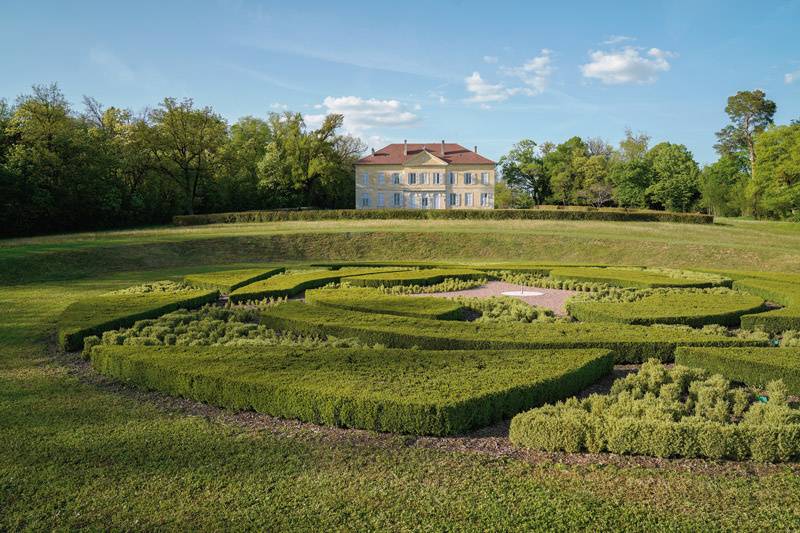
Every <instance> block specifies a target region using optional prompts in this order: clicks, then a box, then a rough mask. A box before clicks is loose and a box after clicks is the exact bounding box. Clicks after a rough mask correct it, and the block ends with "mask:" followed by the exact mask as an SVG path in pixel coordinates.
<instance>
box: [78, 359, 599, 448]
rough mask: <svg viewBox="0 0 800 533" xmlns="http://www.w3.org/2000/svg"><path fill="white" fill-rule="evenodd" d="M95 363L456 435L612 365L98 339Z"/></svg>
mask: <svg viewBox="0 0 800 533" xmlns="http://www.w3.org/2000/svg"><path fill="white" fill-rule="evenodd" d="M91 360H92V364H93V365H94V367H95V368H96V369H97V370H98V371H99V372H101V373H103V374H105V375H108V376H111V377H114V378H117V379H120V380H123V381H126V382H128V383H132V384H134V385H137V386H140V387H145V388H147V389H154V390H159V391H163V392H166V393H169V394H173V395H179V396H183V397H186V398H191V399H194V400H200V401H203V402H208V403H210V404H214V405H218V406H222V407H227V408H231V409H253V410H255V411H258V412H261V413H266V414H269V415H272V416H278V417H282V418H293V419H299V420H303V421H306V422H313V423H318V424H328V425H336V426H344V427H354V428H363V429H370V430H375V431H391V432H399V433H410V434H415V435H453V434H458V433H463V432H465V431H468V430H470V429H473V428H477V427H481V426H485V425H488V424H491V423H493V422H496V421H498V420H501V419H504V418H508V417H510V416H512V415H514V414H515V413H518V412H520V411H522V410H525V409H528V408H530V407H532V406H536V405H541V404H543V403H545V402H551V401H555V400H558V399H560V398H565V397H568V396H570V395H573V394H575V393H577V392H578V391H580V390H581V389H583V388H585V387H586V386H588V385H590V384H592V383H593V382H595V381H596V380H597V379H599V378H600V377H602V376H603V375H605V374H607V373H608V372H610V370H611V368H612V365H613V361H612V358H611V356H610V355H609V353H608V352H607V351H604V350H561V351H552V350H548V351H541V352H530V351H485V352H474V351H471V352H460V351H451V352H442V351H438V352H430V351H421V350H411V351H409V350H373V349H368V350H360V349H329V350H326V351H325V352H321V351H320V350H309V349H301V348H294V347H263V346H258V347H242V346H236V347H234V346H224V347H176V346H158V347H150V346H148V347H139V346H136V347H134V346H95V347H94V348H92V350H91Z"/></svg>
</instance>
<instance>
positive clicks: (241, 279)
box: [183, 267, 286, 294]
mask: <svg viewBox="0 0 800 533" xmlns="http://www.w3.org/2000/svg"><path fill="white" fill-rule="evenodd" d="M284 270H286V269H285V268H283V267H279V268H270V269H266V270H265V269H263V268H244V269H237V270H221V271H218V272H204V273H202V274H189V275H188V276H184V278H183V280H184V281H185V282H186V283H188V284H190V285H193V286H195V287H200V288H203V289H217V290H219V291H221V292H223V293H225V294H228V293H230V292H231V291H234V290H236V289H238V288H239V287H244V286H245V285H249V284H250V283H253V282H256V281H260V280H262V279H267V278H269V277H272V276H275V275H277V274H281V273H282V272H284Z"/></svg>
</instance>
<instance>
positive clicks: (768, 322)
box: [733, 278, 800, 333]
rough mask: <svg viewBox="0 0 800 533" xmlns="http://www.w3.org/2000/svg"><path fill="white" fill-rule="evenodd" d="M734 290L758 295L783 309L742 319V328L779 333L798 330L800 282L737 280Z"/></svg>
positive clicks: (799, 320)
mask: <svg viewBox="0 0 800 533" xmlns="http://www.w3.org/2000/svg"><path fill="white" fill-rule="evenodd" d="M733 286H734V288H736V289H737V290H741V291H746V292H749V293H752V294H755V295H758V296H760V297H762V298H764V299H766V300H769V301H772V302H775V303H778V304H781V305H783V306H785V307H783V308H782V309H775V310H774V311H768V312H766V313H760V314H757V315H745V316H743V317H742V327H744V328H748V329H763V330H764V331H767V332H769V333H781V332H783V331H786V330H790V329H800V282H796V281H789V280H786V281H784V280H781V279H756V278H748V279H738V280H736V281H735V282H734V283H733Z"/></svg>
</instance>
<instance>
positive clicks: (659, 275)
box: [550, 266, 731, 289]
mask: <svg viewBox="0 0 800 533" xmlns="http://www.w3.org/2000/svg"><path fill="white" fill-rule="evenodd" d="M676 273H677V271H676ZM683 274H685V276H684V277H673V276H670V275H668V274H667V273H665V271H664V270H659V269H652V270H651V269H643V268H633V267H578V266H576V267H554V268H551V269H550V277H552V278H554V279H558V280H567V279H574V280H578V281H588V282H593V283H605V284H606V285H612V286H616V287H634V288H640V289H654V288H659V287H694V288H709V287H716V286H729V285H730V283H731V282H730V280H728V279H726V278H723V277H720V276H715V275H713V274H703V273H699V272H698V273H696V276H695V275H693V273H689V272H686V273H683Z"/></svg>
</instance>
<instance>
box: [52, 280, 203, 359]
mask: <svg viewBox="0 0 800 533" xmlns="http://www.w3.org/2000/svg"><path fill="white" fill-rule="evenodd" d="M217 298H219V292H218V291H216V290H212V291H209V290H207V289H197V290H191V291H182V292H178V293H145V294H114V295H105V296H95V297H93V298H86V299H84V300H78V301H77V302H75V303H73V304H72V305H70V306H69V307H67V308H66V309H65V310H64V312H63V313H62V314H61V316H60V317H59V320H58V343H59V345H60V346H61V347H62V348H63V349H64V350H67V351H69V352H73V351H76V350H81V349H83V339H84V338H86V337H89V336H91V335H98V336H99V335H102V333H103V332H104V331H108V330H111V329H118V328H126V327H130V326H132V325H133V323H134V322H136V321H137V320H144V319H146V318H156V317H158V316H161V315H163V314H165V313H169V312H170V311H175V310H176V309H182V308H185V309H194V308H196V307H201V306H203V305H205V304H207V303H211V302H215V301H217Z"/></svg>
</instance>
